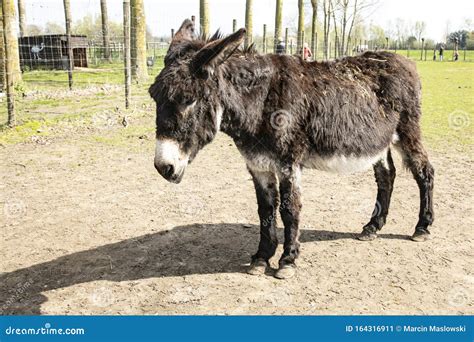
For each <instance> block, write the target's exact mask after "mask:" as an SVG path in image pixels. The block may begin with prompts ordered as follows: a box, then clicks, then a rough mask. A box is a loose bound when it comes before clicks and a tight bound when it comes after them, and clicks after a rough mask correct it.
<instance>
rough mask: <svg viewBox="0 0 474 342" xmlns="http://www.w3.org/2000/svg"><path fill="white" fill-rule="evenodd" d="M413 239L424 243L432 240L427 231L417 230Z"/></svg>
mask: <svg viewBox="0 0 474 342" xmlns="http://www.w3.org/2000/svg"><path fill="white" fill-rule="evenodd" d="M411 239H412V240H413V241H416V242H423V241H427V240H430V239H431V234H430V232H429V231H427V230H416V231H415V233H414V234H413V235H412V236H411Z"/></svg>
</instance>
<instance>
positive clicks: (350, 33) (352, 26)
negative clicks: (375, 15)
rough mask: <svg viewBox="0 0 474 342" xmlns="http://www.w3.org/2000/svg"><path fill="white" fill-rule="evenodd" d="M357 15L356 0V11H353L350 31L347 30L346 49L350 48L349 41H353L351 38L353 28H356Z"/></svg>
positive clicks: (355, 5) (355, 3)
mask: <svg viewBox="0 0 474 342" xmlns="http://www.w3.org/2000/svg"><path fill="white" fill-rule="evenodd" d="M356 16H357V0H355V1H354V12H353V13H352V21H351V26H350V27H349V32H347V39H346V51H348V50H349V42H350V41H351V38H352V29H353V28H354V23H355V20H356Z"/></svg>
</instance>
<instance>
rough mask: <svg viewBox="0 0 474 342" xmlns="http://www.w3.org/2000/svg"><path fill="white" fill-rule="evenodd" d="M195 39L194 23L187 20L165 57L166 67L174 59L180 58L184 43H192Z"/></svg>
mask: <svg viewBox="0 0 474 342" xmlns="http://www.w3.org/2000/svg"><path fill="white" fill-rule="evenodd" d="M194 38H195V34H194V23H193V22H192V21H191V20H189V19H186V20H185V21H183V23H182V24H181V27H180V28H179V30H178V32H176V34H175V35H174V37H173V39H172V40H171V43H170V47H169V48H168V52H167V53H166V56H165V66H166V65H168V64H170V63H171V61H173V60H174V59H176V58H179V55H180V51H181V44H182V43H183V42H186V41H191V40H193V39H194Z"/></svg>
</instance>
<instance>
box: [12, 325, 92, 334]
mask: <svg viewBox="0 0 474 342" xmlns="http://www.w3.org/2000/svg"><path fill="white" fill-rule="evenodd" d="M85 333H86V331H85V329H84V328H53V327H52V326H51V324H50V323H46V324H45V325H44V327H39V328H17V327H12V326H9V327H8V328H6V329H5V335H7V336H11V335H43V336H44V335H85Z"/></svg>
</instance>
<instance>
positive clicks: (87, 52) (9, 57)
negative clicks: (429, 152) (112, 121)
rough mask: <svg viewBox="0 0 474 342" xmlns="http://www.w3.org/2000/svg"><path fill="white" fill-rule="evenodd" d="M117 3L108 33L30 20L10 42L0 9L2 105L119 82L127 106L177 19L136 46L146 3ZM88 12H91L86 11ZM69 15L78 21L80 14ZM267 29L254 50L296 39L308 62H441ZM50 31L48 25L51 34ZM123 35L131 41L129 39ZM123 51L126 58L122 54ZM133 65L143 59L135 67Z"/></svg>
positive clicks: (43, 5) (468, 56)
mask: <svg viewBox="0 0 474 342" xmlns="http://www.w3.org/2000/svg"><path fill="white" fill-rule="evenodd" d="M122 1H123V6H124V7H123V9H124V10H123V18H121V20H116V19H115V21H110V22H109V26H108V28H107V30H104V28H103V27H102V26H101V22H100V20H98V19H99V18H96V19H97V20H92V21H91V22H90V23H89V24H88V22H86V20H85V19H83V22H82V28H81V27H78V25H77V24H76V26H74V25H73V27H72V29H70V31H72V32H67V30H66V27H65V26H66V25H62V26H61V25H60V26H59V27H56V28H55V30H56V32H55V33H50V32H49V31H48V33H45V32H42V31H41V30H37V29H36V30H35V25H30V27H29V30H27V32H26V33H25V35H24V36H22V37H19V38H18V39H17V41H16V40H12V39H9V38H8V37H11V36H12V31H15V32H16V31H17V26H18V21H17V20H18V19H17V16H15V13H14V11H11V9H8V8H3V15H2V23H1V24H0V30H1V32H0V79H1V82H0V91H1V94H2V95H3V97H5V93H6V97H7V101H3V100H2V103H7V106H8V112H9V113H10V112H12V111H14V101H15V94H16V99H18V98H20V99H21V93H22V91H24V90H23V89H22V88H23V87H25V88H28V89H30V90H34V89H43V90H48V89H49V90H54V89H61V88H63V89H67V88H73V87H74V88H82V87H89V86H91V85H97V84H113V85H119V86H123V88H124V89H125V91H124V96H125V99H124V103H126V106H128V105H129V104H130V92H131V89H130V87H131V84H132V81H131V80H132V79H133V80H135V81H137V82H138V81H139V80H138V78H139V77H138V76H137V73H138V72H137V70H138V69H139V68H143V69H145V70H144V74H145V75H146V77H145V80H144V81H143V79H142V80H141V81H142V83H147V82H148V83H149V81H151V77H152V76H155V75H156V74H157V73H158V72H159V70H160V69H161V68H162V66H163V58H164V56H165V55H166V52H167V50H168V48H169V45H170V41H171V39H172V35H173V34H174V32H175V29H176V28H177V25H179V24H177V23H178V21H177V20H182V18H179V19H176V20H175V19H170V18H167V19H165V22H166V21H167V22H166V24H167V25H168V24H169V31H168V32H169V33H170V34H168V35H164V36H162V37H153V36H152V35H151V34H150V33H149V32H147V34H146V36H147V37H146V40H145V41H144V42H143V44H142V45H141V47H140V49H139V48H138V47H137V46H139V45H138V44H137V43H134V41H133V40H134V39H138V38H137V33H136V32H137V30H138V29H139V28H138V27H137V26H138V25H140V20H138V21H137V20H135V21H134V20H133V18H130V16H132V17H134V16H135V17H137V16H140V15H145V13H144V10H145V7H141V8H134V7H130V0H122ZM67 2H69V1H67V0H65V1H64V3H67ZM28 6H29V7H28V9H29V11H28V14H29V17H28V16H27V20H28V18H29V19H30V20H31V22H37V21H38V20H39V19H41V18H37V17H36V16H42V15H44V14H45V13H48V12H49V13H58V12H60V13H61V12H62V13H65V12H66V11H65V10H64V7H62V6H61V4H60V3H59V4H58V3H57V2H51V1H46V0H40V1H34V2H28ZM90 6H94V10H95V11H96V13H98V11H100V9H101V8H99V7H98V6H97V4H94V5H90ZM140 11H142V12H143V13H142V12H140ZM91 12H94V11H92V8H91ZM140 13H142V14H140ZM73 14H74V13H73ZM145 17H146V16H145ZM73 19H75V20H76V21H77V19H81V18H73ZM93 19H94V18H93ZM148 20H154V19H152V18H151V19H148ZM160 20H163V18H160ZM194 20H195V19H194ZM63 22H64V21H63ZM231 22H232V27H233V29H234V30H235V29H236V28H237V22H236V19H233V18H231V17H229V24H230V23H231ZM141 25H142V27H141V29H143V27H144V29H145V30H146V24H145V20H143V22H141ZM50 26H51V25H50ZM197 26H199V24H198V25H197ZM295 26H296V23H295ZM269 27H270V26H269V25H263V27H260V28H256V27H254V31H253V37H252V41H253V44H254V46H255V48H256V50H257V51H258V52H259V53H273V52H276V51H277V50H278V51H279V52H280V53H283V54H289V55H299V56H303V50H302V49H301V48H299V49H298V48H297V45H298V46H303V43H307V45H308V47H309V48H313V50H314V51H311V52H312V57H311V58H310V59H311V60H331V59H335V58H341V57H345V56H355V55H357V54H360V53H362V52H364V51H367V50H373V51H376V50H389V51H393V52H396V53H400V54H402V55H404V56H406V57H408V58H410V59H413V60H418V61H423V62H425V61H426V62H428V61H440V52H439V49H434V48H430V49H429V48H428V47H424V48H423V49H413V48H410V46H405V47H403V49H400V48H398V49H397V48H395V47H394V46H392V45H391V44H389V42H388V41H387V42H386V43H384V44H380V42H377V41H374V40H365V39H354V41H352V42H349V43H348V44H347V43H346V45H345V46H344V47H341V46H340V44H338V42H337V40H335V39H334V36H329V37H328V39H327V43H326V44H325V43H324V39H323V37H322V35H321V34H319V35H318V36H317V39H316V40H315V41H314V42H313V39H312V37H311V36H310V34H308V35H306V36H305V34H304V33H303V34H302V42H301V43H302V44H297V40H298V35H297V34H296V33H295V28H293V27H289V28H285V27H284V28H283V32H284V36H283V37H279V38H278V39H275V38H274V33H273V32H272V31H271V30H269ZM53 29H54V28H51V27H50V28H49V30H50V31H51V30H53ZM84 30H86V31H87V32H84ZM58 31H59V32H58ZM198 31H199V28H198ZM309 32H310V31H308V33H309ZM141 34H143V32H141ZM14 35H15V34H13V36H14ZM105 36H106V37H105ZM127 39H130V41H129V42H128V41H127ZM128 46H129V47H128ZM139 50H140V51H139ZM456 54H457V60H458V61H459V62H464V61H465V62H473V61H474V51H472V50H471V51H469V50H465V49H464V50H462V49H461V50H459V51H458V52H457V53H456V50H455V49H454V47H453V48H452V49H451V50H444V51H443V59H444V61H454V60H455V59H456ZM128 55H130V58H129V59H128V57H127V56H128ZM13 60H16V61H17V63H18V62H19V67H18V66H16V65H15V64H14V63H12V61H13ZM139 60H140V61H139ZM140 63H142V64H141V65H140ZM127 73H128V75H127ZM68 76H69V77H68ZM18 80H21V81H18ZM9 85H10V87H9ZM3 97H2V98H3Z"/></svg>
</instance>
